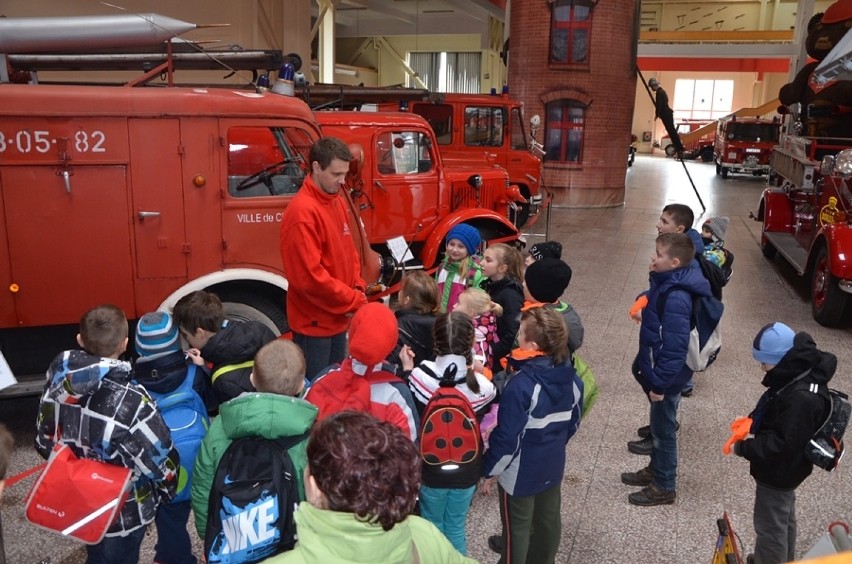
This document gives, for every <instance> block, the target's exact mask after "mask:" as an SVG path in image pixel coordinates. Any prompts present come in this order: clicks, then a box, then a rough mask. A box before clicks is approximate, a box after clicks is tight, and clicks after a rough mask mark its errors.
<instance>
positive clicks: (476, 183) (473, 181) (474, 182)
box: [467, 174, 482, 190]
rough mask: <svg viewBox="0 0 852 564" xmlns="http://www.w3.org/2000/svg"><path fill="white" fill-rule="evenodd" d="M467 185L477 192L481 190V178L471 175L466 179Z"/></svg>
mask: <svg viewBox="0 0 852 564" xmlns="http://www.w3.org/2000/svg"><path fill="white" fill-rule="evenodd" d="M467 183H468V184H470V185H471V187H473V188H476V189H477V190H479V189H480V188H482V177H481V176H479V175H478V174H471V175H470V177H469V178H468V179H467Z"/></svg>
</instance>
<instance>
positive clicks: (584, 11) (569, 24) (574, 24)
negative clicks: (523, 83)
mask: <svg viewBox="0 0 852 564" xmlns="http://www.w3.org/2000/svg"><path fill="white" fill-rule="evenodd" d="M594 5H595V0H554V1H553V4H552V5H551V16H550V63H551V64H556V65H561V64H565V65H575V66H576V65H580V66H588V65H589V46H590V45H591V33H592V8H594Z"/></svg>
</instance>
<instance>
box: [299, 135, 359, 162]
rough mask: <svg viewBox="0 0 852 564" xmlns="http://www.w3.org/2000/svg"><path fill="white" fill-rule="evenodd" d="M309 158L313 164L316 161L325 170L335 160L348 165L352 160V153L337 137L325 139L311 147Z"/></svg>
mask: <svg viewBox="0 0 852 564" xmlns="http://www.w3.org/2000/svg"><path fill="white" fill-rule="evenodd" d="M309 158H310V160H311V162H312V163H313V162H314V161H316V162H317V163H319V165H320V168H321V169H323V170H325V169H327V168H328V165H330V164H331V161H333V160H334V159H340V160H341V161H346V162H347V163H348V162H349V161H351V160H352V153H351V152H350V151H349V147H348V146H347V145H346V143H344V142H343V141H341V140H340V139H338V138H337V137H323V138H322V139H320V140H319V141H317V142H316V143H314V145H313V147H311V154H310V156H309Z"/></svg>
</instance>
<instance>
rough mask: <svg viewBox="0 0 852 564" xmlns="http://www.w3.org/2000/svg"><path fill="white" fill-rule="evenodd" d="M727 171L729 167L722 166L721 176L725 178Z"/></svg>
mask: <svg viewBox="0 0 852 564" xmlns="http://www.w3.org/2000/svg"><path fill="white" fill-rule="evenodd" d="M729 171H730V169H729V168H728V167H726V166H723V167H722V178H724V179H726V180H727V178H728V172H729Z"/></svg>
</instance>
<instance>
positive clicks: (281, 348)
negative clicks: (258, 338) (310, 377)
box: [252, 339, 305, 397]
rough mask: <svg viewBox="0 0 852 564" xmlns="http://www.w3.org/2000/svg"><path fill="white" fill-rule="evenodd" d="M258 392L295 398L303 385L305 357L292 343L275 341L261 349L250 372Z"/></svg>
mask: <svg viewBox="0 0 852 564" xmlns="http://www.w3.org/2000/svg"><path fill="white" fill-rule="evenodd" d="M252 373H253V376H254V377H253V380H254V386H255V388H257V391H258V392H266V393H270V394H278V395H280V396H293V397H295V396H297V395H299V392H301V391H302V387H303V386H304V383H305V357H304V355H303V354H302V349H300V348H299V347H298V346H297V345H296V344H295V343H293V342H292V341H285V340H282V339H276V340H274V341H271V342H269V343H266V344H265V345H263V347H261V349H260V350H259V351H257V354H256V355H255V357H254V367H253V370H252Z"/></svg>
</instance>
